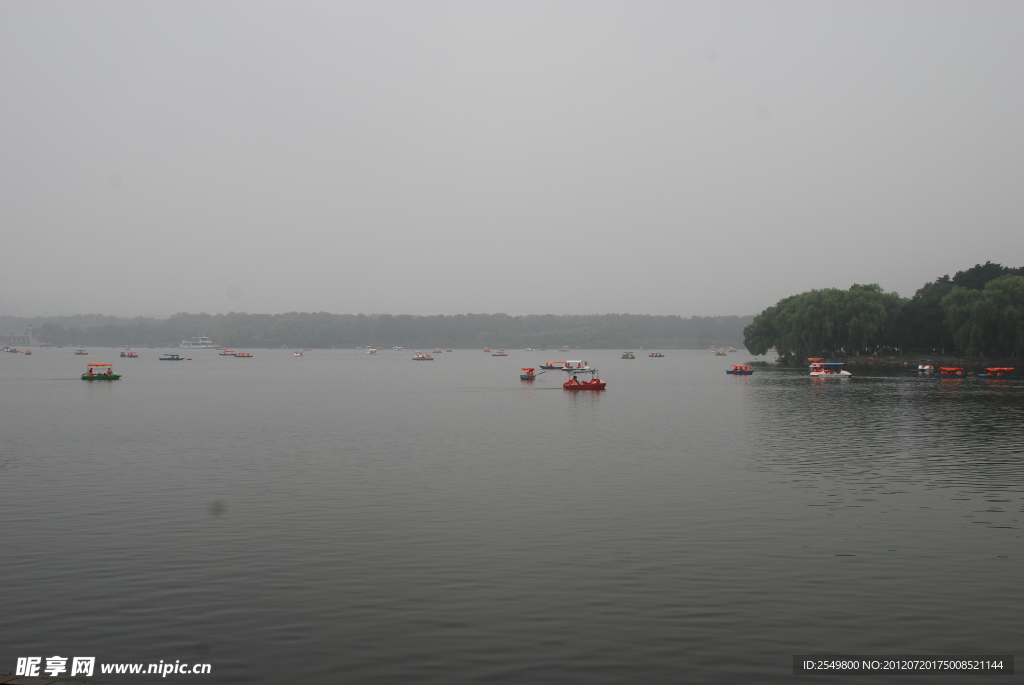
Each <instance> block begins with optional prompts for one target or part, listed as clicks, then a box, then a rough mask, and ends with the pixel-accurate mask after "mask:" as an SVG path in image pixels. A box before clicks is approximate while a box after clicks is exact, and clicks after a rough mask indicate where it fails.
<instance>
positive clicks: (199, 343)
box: [178, 335, 217, 350]
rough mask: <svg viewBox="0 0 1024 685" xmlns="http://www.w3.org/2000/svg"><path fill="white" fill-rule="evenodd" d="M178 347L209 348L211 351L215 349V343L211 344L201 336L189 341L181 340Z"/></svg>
mask: <svg viewBox="0 0 1024 685" xmlns="http://www.w3.org/2000/svg"><path fill="white" fill-rule="evenodd" d="M178 347H186V348H189V349H199V348H209V349H211V350H212V349H213V348H215V347H217V343H215V342H213V341H212V340H210V339H209V338H207V337H206V336H205V335H201V336H199V337H197V338H192V339H191V340H182V341H181V344H180V345H178Z"/></svg>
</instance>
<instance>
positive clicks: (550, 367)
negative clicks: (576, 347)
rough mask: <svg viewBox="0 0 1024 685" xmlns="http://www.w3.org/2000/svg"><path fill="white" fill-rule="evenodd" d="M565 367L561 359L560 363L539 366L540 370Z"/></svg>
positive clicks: (564, 362)
mask: <svg viewBox="0 0 1024 685" xmlns="http://www.w3.org/2000/svg"><path fill="white" fill-rule="evenodd" d="M565 365H566V361H565V360H564V359H563V360H562V361H560V362H544V363H543V364H541V365H540V368H542V369H560V368H562V367H563V366H565Z"/></svg>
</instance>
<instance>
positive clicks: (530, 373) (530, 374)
mask: <svg viewBox="0 0 1024 685" xmlns="http://www.w3.org/2000/svg"><path fill="white" fill-rule="evenodd" d="M520 370H521V371H522V372H523V373H521V374H519V380H521V381H532V380H534V379H535V378H536V377H537V376H539V375H540V373H544V372H543V371H541V372H540V373H534V371H536V370H537V369H536V368H535V367H533V366H524V367H522V369H520Z"/></svg>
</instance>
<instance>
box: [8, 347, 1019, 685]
mask: <svg viewBox="0 0 1024 685" xmlns="http://www.w3.org/2000/svg"><path fill="white" fill-rule="evenodd" d="M252 352H253V355H254V356H253V358H251V359H235V358H233V357H219V356H218V355H217V353H216V352H215V351H213V350H193V351H190V352H189V351H185V354H187V355H188V356H191V357H192V361H185V362H177V363H175V362H160V361H157V357H158V355H159V352H158V351H157V350H149V349H140V350H139V354H140V358H139V359H134V360H130V359H120V358H118V357H117V354H118V352H117V351H115V350H112V349H102V348H93V349H91V350H90V356H88V357H76V356H74V355H73V350H71V349H46V350H36V351H35V352H34V354H33V355H32V356H31V357H26V356H24V355H8V354H2V355H0V507H2V508H0V512H2V526H0V543H2V545H0V549H2V556H0V588H2V592H0V672H13V670H14V668H15V661H16V659H17V657H19V656H43V657H47V656H52V655H55V654H59V655H62V656H75V655H81V656H96V657H97V661H98V662H146V663H149V662H158V661H160V660H163V661H171V662H173V661H175V660H181V661H185V662H207V663H210V664H212V674H211V675H208V676H190V677H179V678H177V679H175V678H174V677H173V676H170V677H168V678H167V680H168V681H176V682H182V681H190V682H197V683H198V682H200V681H201V682H203V683H302V682H309V683H312V682H330V683H335V682H352V683H397V682H415V683H475V682H515V683H588V684H590V683H622V682H637V683H659V682H748V683H753V682H758V683H775V682H778V683H783V682H785V683H789V682H792V681H793V675H792V656H793V655H794V654H813V653H831V654H836V653H839V654H872V653H876V654H936V655H942V654H1014V653H1016V654H1018V655H1019V654H1021V653H1022V652H1024V650H1022V649H1021V646H1022V644H1024V620H1022V617H1024V591H1022V589H1021V579H1022V578H1024V544H1022V539H1021V523H1022V512H1024V508H1022V505H1024V440H1022V437H1024V435H1022V426H1024V421H1022V419H1024V383H1022V382H1019V381H1018V382H1012V381H1011V382H1006V381H1003V382H994V381H979V380H977V379H964V380H959V381H936V380H933V379H931V378H923V377H919V376H917V374H916V373H914V372H909V371H908V372H903V373H898V374H889V375H883V374H880V373H877V372H874V373H873V375H872V372H860V373H858V375H857V376H856V377H854V378H851V379H845V380H838V379H823V380H820V379H819V380H815V379H811V378H809V377H807V376H806V370H798V369H791V370H787V369H781V368H774V367H773V366H765V367H764V368H758V369H757V371H756V373H755V374H754V375H753V376H749V377H732V376H728V375H726V374H725V373H724V370H725V369H726V368H727V366H728V364H729V363H741V362H745V361H746V360H748V359H749V357H748V356H747V355H746V353H745V352H740V353H738V354H732V355H730V356H729V357H728V358H722V357H717V358H716V357H714V356H713V355H712V354H711V353H710V352H708V351H695V350H691V351H672V350H668V351H666V357H665V358H664V359H651V358H648V357H646V356H638V358H637V359H636V360H633V361H626V360H621V359H619V354H620V351H618V350H614V351H613V350H604V351H574V352H572V353H570V354H569V355H568V356H570V357H573V358H585V359H588V360H589V361H590V362H591V364H592V365H594V366H597V367H598V368H600V369H601V377H602V378H603V379H604V380H606V381H607V382H608V389H607V391H605V392H603V393H578V394H572V393H568V392H565V391H563V390H562V389H561V383H562V382H563V381H564V380H565V374H564V373H563V372H561V371H549V372H547V373H546V374H544V375H542V376H540V377H539V378H538V380H536V381H535V382H533V383H532V384H529V383H524V382H521V381H519V380H518V373H519V367H520V366H537V365H539V363H541V362H543V361H544V360H545V359H549V358H564V357H565V356H566V355H565V354H564V353H563V354H559V353H558V352H551V351H548V352H533V353H528V352H523V351H512V352H510V354H509V356H508V357H506V358H495V357H491V356H489V355H486V354H484V353H483V352H480V351H478V350H457V351H455V352H453V353H443V354H440V355H437V359H436V360H435V361H433V362H428V363H415V364H414V363H411V360H410V358H411V355H412V353H411V352H408V351H407V352H403V353H397V352H391V351H382V352H381V353H380V354H379V355H377V356H371V355H367V354H365V353H363V351H361V350H315V351H312V352H307V353H306V354H305V356H304V357H301V358H297V357H293V356H292V351H291V350H252ZM638 354H639V352H638ZM86 361H90V362H102V361H114V362H116V364H115V369H117V370H118V371H119V372H122V373H123V374H124V378H123V379H122V380H120V381H117V382H113V383H101V382H91V383H86V382H83V381H81V380H79V374H81V372H82V371H83V370H84V368H85V365H84V362H86ZM855 373H857V372H855ZM94 677H96V678H98V679H102V680H108V681H112V682H118V680H119V679H118V677H116V676H100V675H99V674H98V673H97V674H96V675H95V676H94ZM1019 677H1020V676H1017V678H1019ZM155 678H156V677H155V676H142V677H141V678H135V679H134V680H131V679H128V681H129V682H151V681H152V682H156V680H155ZM993 678H995V680H997V681H999V682H1009V681H1011V680H1013V679H1014V678H1012V677H999V676H977V677H975V678H974V679H973V680H972V679H971V678H970V677H968V676H964V675H956V676H946V677H945V678H936V677H934V676H921V675H906V676H903V677H902V678H901V677H898V676H894V677H890V678H888V679H886V682H914V683H923V682H936V680H941V681H942V682H958V683H959V682H986V683H988V682H993V680H992V679H993ZM850 679H851V676H832V677H828V676H822V677H814V678H812V677H801V678H799V680H801V681H802V682H837V683H839V682H850ZM854 679H856V680H862V678H854ZM120 680H121V681H125V680H126V679H125V678H124V677H122V678H121V679H120ZM161 680H163V679H161Z"/></svg>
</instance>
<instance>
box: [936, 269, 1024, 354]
mask: <svg viewBox="0 0 1024 685" xmlns="http://www.w3.org/2000/svg"><path fill="white" fill-rule="evenodd" d="M942 309H943V312H944V313H945V324H946V326H947V327H948V329H949V331H950V333H951V334H952V336H953V342H954V343H955V344H956V348H957V350H959V351H960V352H963V353H964V354H966V355H968V356H972V357H977V356H989V357H1002V356H1006V357H1019V356H1021V354H1022V353H1024V277H1021V276H1003V277H1001V278H997V279H995V280H992V281H989V282H988V283H987V284H985V287H984V288H983V289H982V290H973V289H970V288H962V287H960V286H955V287H954V288H953V290H952V291H951V292H950V293H949V294H948V295H946V296H945V297H944V298H942Z"/></svg>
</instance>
